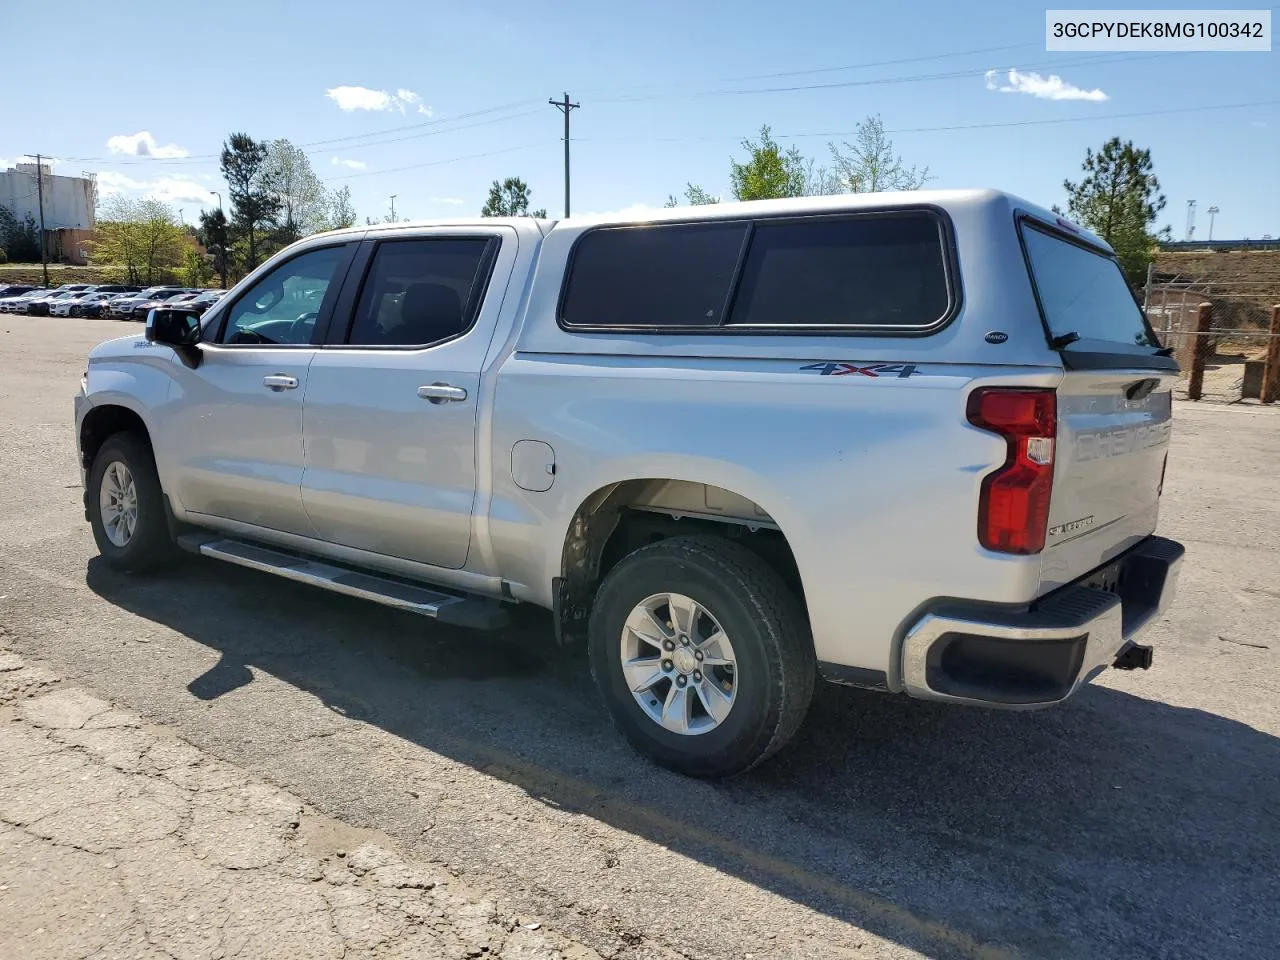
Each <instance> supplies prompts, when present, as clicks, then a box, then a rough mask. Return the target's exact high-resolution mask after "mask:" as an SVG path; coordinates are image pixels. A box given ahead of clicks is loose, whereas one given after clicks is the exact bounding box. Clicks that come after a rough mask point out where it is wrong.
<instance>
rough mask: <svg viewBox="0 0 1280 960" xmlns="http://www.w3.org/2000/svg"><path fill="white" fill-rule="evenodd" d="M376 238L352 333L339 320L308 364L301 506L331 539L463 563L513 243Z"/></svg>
mask: <svg viewBox="0 0 1280 960" xmlns="http://www.w3.org/2000/svg"><path fill="white" fill-rule="evenodd" d="M366 242H367V243H369V244H370V245H371V247H372V250H371V254H370V256H369V257H368V266H367V269H366V270H365V274H364V278H363V282H362V284H361V287H360V292H359V296H358V298H357V299H356V301H355V308H354V310H353V312H352V315H351V317H350V318H349V321H348V323H347V324H346V328H345V329H339V327H340V326H341V324H340V322H339V318H336V317H335V320H334V325H333V328H332V329H333V331H334V332H333V333H332V334H331V338H330V339H331V343H330V345H329V346H328V347H326V348H325V349H323V350H321V351H319V352H318V353H317V354H316V358H315V360H314V361H312V364H311V369H310V373H309V379H308V383H307V395H306V405H305V410H304V415H303V420H304V423H303V429H304V436H305V447H306V454H305V464H306V468H305V471H304V473H303V479H302V501H303V505H304V506H305V508H306V511H307V515H308V516H309V517H310V518H311V522H312V523H314V524H315V527H316V530H317V531H318V532H319V535H320V537H321V538H322V539H324V540H328V541H330V542H332V543H336V544H341V545H343V546H347V547H355V548H358V549H361V550H369V551H372V552H374V553H378V554H381V555H384V556H389V557H398V558H400V559H404V560H412V561H416V562H419V563H425V564H431V565H434V566H440V567H450V568H458V567H461V566H463V565H464V564H465V563H466V560H467V550H468V548H469V544H470V539H471V513H472V501H473V500H474V498H475V489H476V463H475V458H476V411H477V408H478V404H479V403H480V397H479V391H480V379H481V369H482V367H483V365H484V361H485V356H486V354H487V352H488V349H489V345H490V341H491V340H492V338H493V332H494V328H495V325H496V323H497V318H498V313H499V310H500V307H501V305H502V293H503V290H504V288H505V287H506V283H507V279H508V277H509V276H510V273H511V266H512V263H513V261H514V257H515V246H516V235H515V232H514V231H511V230H503V229H501V228H485V229H480V228H472V229H470V230H468V229H461V230H443V229H442V230H441V231H440V232H439V233H431V234H418V235H415V236H414V237H412V238H408V239H385V240H379V241H366ZM353 272H354V271H353ZM486 291H487V295H486ZM344 299H345V297H344Z"/></svg>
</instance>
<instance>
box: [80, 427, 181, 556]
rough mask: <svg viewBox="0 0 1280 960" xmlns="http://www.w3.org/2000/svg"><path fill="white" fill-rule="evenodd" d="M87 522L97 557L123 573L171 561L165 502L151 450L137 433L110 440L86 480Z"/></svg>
mask: <svg viewBox="0 0 1280 960" xmlns="http://www.w3.org/2000/svg"><path fill="white" fill-rule="evenodd" d="M88 503H89V522H90V524H91V526H92V527H93V539H94V540H95V541H97V544H98V552H99V553H101V554H102V558H103V559H104V560H106V561H107V563H109V564H110V565H111V566H113V567H116V568H117V569H120V570H145V569H147V568H149V567H154V566H156V565H157V564H159V563H162V562H164V561H165V560H167V559H169V558H170V557H172V555H173V552H174V547H173V541H172V539H170V536H169V526H168V523H167V521H166V518H165V511H164V496H163V494H162V493H161V490H160V478H159V476H158V475H157V474H156V465H155V459H154V457H153V456H152V453H151V447H150V445H149V444H148V443H147V442H146V440H144V439H143V438H142V437H140V436H138V435H137V434H135V433H117V434H115V435H113V436H111V437H108V438H107V440H106V442H105V443H103V444H102V446H101V448H99V450H98V453H97V456H95V457H94V458H93V466H92V467H91V468H90V470H89V480H88Z"/></svg>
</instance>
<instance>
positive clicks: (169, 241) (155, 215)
mask: <svg viewBox="0 0 1280 960" xmlns="http://www.w3.org/2000/svg"><path fill="white" fill-rule="evenodd" d="M137 216H138V222H139V225H140V236H141V238H142V263H143V266H144V269H145V271H146V276H145V280H144V282H145V283H147V284H153V283H157V282H159V281H160V280H161V278H162V277H165V276H167V275H170V274H172V272H173V271H174V270H175V269H176V268H177V267H178V266H179V265H180V264H181V263H182V256H183V252H184V251H185V250H186V249H187V247H188V246H189V241H188V238H187V232H186V231H185V230H184V229H183V228H182V226H181V224H179V223H178V218H177V217H176V216H174V213H173V208H172V207H170V206H169V205H168V204H166V203H161V202H160V201H159V200H153V199H151V198H149V197H148V198H144V199H142V200H139V201H138V204H137Z"/></svg>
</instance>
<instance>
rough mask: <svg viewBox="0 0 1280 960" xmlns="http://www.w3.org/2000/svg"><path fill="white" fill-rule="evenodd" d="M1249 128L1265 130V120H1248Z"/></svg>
mask: <svg viewBox="0 0 1280 960" xmlns="http://www.w3.org/2000/svg"><path fill="white" fill-rule="evenodd" d="M1249 126H1251V127H1257V128H1258V129H1259V130H1265V129H1266V128H1267V121H1265V120H1250V121H1249Z"/></svg>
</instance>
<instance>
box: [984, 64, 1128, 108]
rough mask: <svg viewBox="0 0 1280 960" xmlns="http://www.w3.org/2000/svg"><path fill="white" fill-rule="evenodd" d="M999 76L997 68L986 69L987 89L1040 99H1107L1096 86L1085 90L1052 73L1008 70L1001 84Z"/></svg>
mask: <svg viewBox="0 0 1280 960" xmlns="http://www.w3.org/2000/svg"><path fill="white" fill-rule="evenodd" d="M999 76H1000V72H999V71H998V70H988V71H987V89H988V90H998V91H999V92H1000V93H1025V94H1028V95H1030V96H1033V97H1037V98H1039V99H1041V100H1094V101H1100V100H1106V99H1107V95H1106V94H1105V93H1103V92H1102V91H1101V90H1099V89H1097V88H1094V89H1093V90H1085V89H1083V88H1082V87H1077V86H1075V85H1074V84H1070V83H1067V81H1065V80H1063V79H1062V78H1061V77H1059V76H1056V75H1054V74H1050V75H1049V76H1048V77H1042V76H1040V74H1038V73H1022V72H1021V71H1019V70H1010V71H1009V73H1008V82H1007V83H1005V84H1004V85H1003V86H1001V85H1000V84H999V83H997V82H996V79H997V78H998V77H999Z"/></svg>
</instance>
